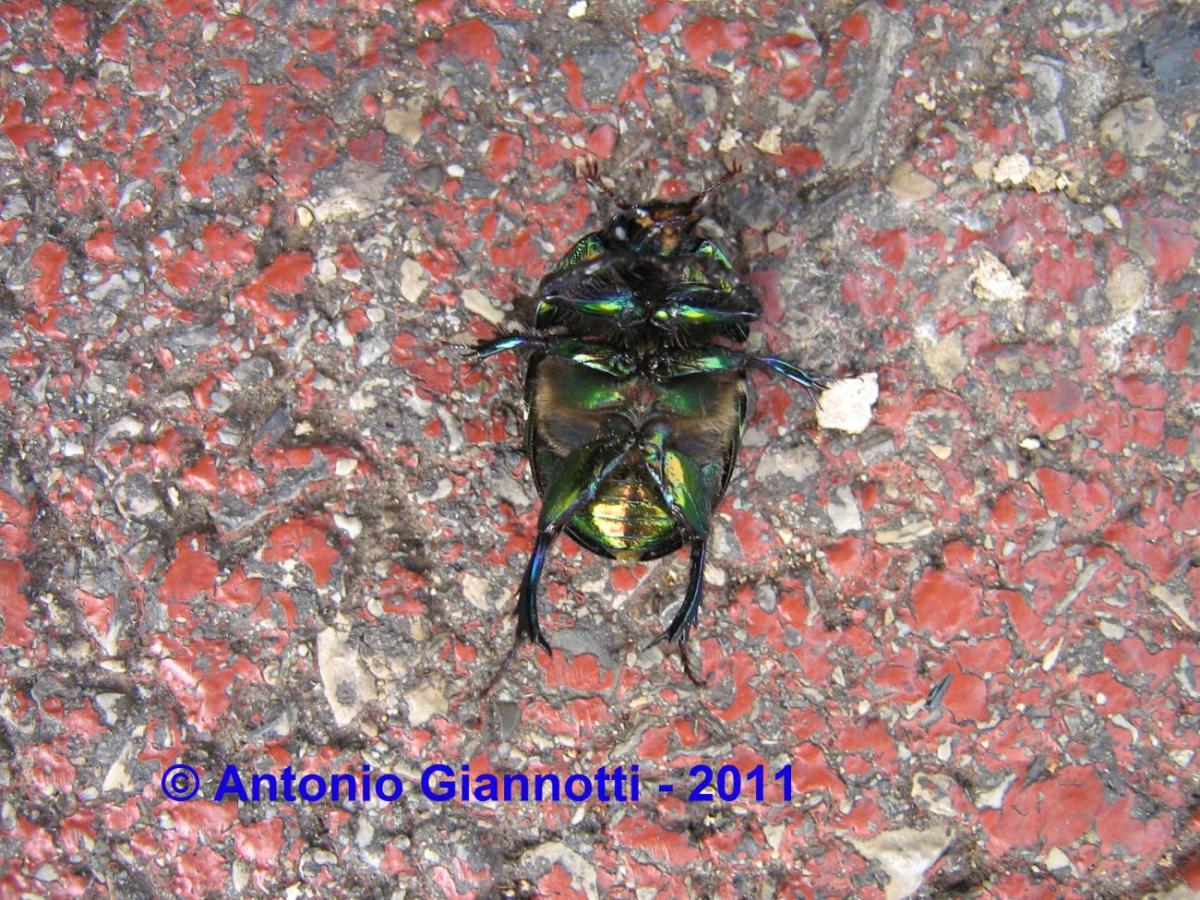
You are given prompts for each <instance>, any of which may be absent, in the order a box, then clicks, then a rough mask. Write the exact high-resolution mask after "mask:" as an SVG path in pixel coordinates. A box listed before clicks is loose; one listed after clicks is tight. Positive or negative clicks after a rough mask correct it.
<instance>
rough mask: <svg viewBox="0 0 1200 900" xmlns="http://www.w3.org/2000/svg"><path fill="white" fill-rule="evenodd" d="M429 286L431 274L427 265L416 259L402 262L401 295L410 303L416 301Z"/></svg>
mask: <svg viewBox="0 0 1200 900" xmlns="http://www.w3.org/2000/svg"><path fill="white" fill-rule="evenodd" d="M428 286H429V276H428V275H427V274H426V273H425V267H424V266H422V265H421V264H420V263H419V262H417V261H416V260H415V259H406V260H404V262H402V263H400V295H401V296H402V297H404V299H405V300H407V301H408V302H409V303H416V302H417V301H418V300H420V299H421V295H422V294H424V293H425V288H426V287H428Z"/></svg>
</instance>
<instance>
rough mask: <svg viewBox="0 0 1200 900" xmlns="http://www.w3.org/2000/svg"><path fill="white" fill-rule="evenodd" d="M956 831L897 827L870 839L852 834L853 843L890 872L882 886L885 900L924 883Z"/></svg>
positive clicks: (897, 899)
mask: <svg viewBox="0 0 1200 900" xmlns="http://www.w3.org/2000/svg"><path fill="white" fill-rule="evenodd" d="M953 834H954V833H953V832H952V831H951V830H950V829H949V828H947V827H944V826H943V827H940V828H927V829H917V828H897V829H896V830H895V831H884V832H882V833H880V834H877V835H875V837H873V838H870V839H869V840H858V839H857V838H853V837H852V838H850V843H852V844H853V845H854V848H855V849H856V850H858V852H859V853H861V854H862V855H863V856H865V857H867V859H870V860H872V861H873V862H874V863H875V864H876V865H878V866H879V868H881V869H883V871H884V872H885V873H887V876H888V883H887V886H886V887H885V888H884V889H883V895H884V897H885V898H886V900H901V898H904V897H908V896H910V895H912V894H914V893H916V891H917V890H918V889H919V888H920V887H921V882H922V881H924V880H925V873H926V872H927V871H929V867H930V866H932V865H933V864H934V863H935V862H937V860H938V857H940V856H941V855H942V854H943V853H944V852H945V851H946V848H947V847H949V846H950V840H951V838H952V837H953Z"/></svg>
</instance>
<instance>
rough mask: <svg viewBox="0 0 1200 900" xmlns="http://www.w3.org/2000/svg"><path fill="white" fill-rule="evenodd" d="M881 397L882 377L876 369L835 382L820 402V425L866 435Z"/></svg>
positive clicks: (818, 417) (818, 408)
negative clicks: (875, 406) (864, 432)
mask: <svg viewBox="0 0 1200 900" xmlns="http://www.w3.org/2000/svg"><path fill="white" fill-rule="evenodd" d="M878 399H879V376H878V375H876V374H875V373H874V372H868V373H867V374H865V375H859V376H858V377H857V378H843V379H842V380H840V381H835V382H834V383H833V384H831V385H830V386H829V387H827V388H826V389H825V390H824V391H822V392H821V397H820V399H819V400H818V401H817V424H818V425H820V426H821V427H822V428H825V429H834V430H837V431H845V432H847V433H849V434H862V432H863V431H865V430H866V428H867V426H868V425H870V424H871V407H872V406H874V405H875V401H876V400H878Z"/></svg>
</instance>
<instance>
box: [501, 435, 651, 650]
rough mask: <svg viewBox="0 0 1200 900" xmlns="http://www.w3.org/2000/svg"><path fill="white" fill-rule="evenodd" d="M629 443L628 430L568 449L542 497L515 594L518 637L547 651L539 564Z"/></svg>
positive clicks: (630, 437) (594, 492) (615, 464)
mask: <svg viewBox="0 0 1200 900" xmlns="http://www.w3.org/2000/svg"><path fill="white" fill-rule="evenodd" d="M633 443H634V438H633V436H632V435H628V434H626V435H618V436H616V437H611V438H605V439H603V440H598V441H592V442H591V443H590V444H585V445H584V446H582V447H580V448H578V449H577V450H574V451H572V452H571V454H570V455H569V456H568V457H567V458H566V459H565V460H563V463H562V465H561V466H559V469H558V471H557V472H556V473H555V475H554V480H553V481H552V482H551V483H550V485H549V486H548V487H547V489H546V494H545V498H544V499H543V500H542V509H541V512H540V513H539V514H538V537H537V542H536V543H535V544H534V546H533V553H532V554H531V555H530V557H529V565H528V566H527V567H526V569H525V577H524V578H522V579H521V590H520V592H519V593H518V595H517V639H518V640H520V639H521V638H523V637H524V638H526V639H528V640H529V641H530V642H531V643H538V644H541V645H542V646H543V647H545V648H546V652H547V653H550V652H552V651H551V650H550V644H549V642H548V641H547V640H546V638H545V636H544V635H543V634H542V629H541V628H540V627H539V626H538V612H537V586H538V580H539V579H540V578H541V575H542V566H543V565H544V564H545V562H546V556H547V554H548V553H549V552H550V547H551V545H553V543H554V539H555V538H556V537H558V534H559V532H561V531H562V530H563V529H564V528H566V527H567V525H569V524H570V522H571V520H572V519H573V518H575V516H576V515H578V514H579V511H580V510H581V509H583V507H584V506H585V505H587V504H588V503H589V502H591V500H592V499H593V498H594V497H595V496H596V492H597V491H598V490H600V488H601V486H603V484H604V481H605V480H606V479H607V478H608V477H609V476H610V475H611V474H612V473H613V472H614V471H615V470H616V468H617V467H618V466H619V465H620V464H621V463H622V461H624V459H625V454H626V453H628V452H629V449H630V448H631V447H632V446H633Z"/></svg>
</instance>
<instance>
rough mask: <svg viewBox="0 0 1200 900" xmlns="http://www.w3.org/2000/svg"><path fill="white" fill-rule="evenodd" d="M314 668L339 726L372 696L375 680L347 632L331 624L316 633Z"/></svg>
mask: <svg viewBox="0 0 1200 900" xmlns="http://www.w3.org/2000/svg"><path fill="white" fill-rule="evenodd" d="M317 668H318V669H320V671H321V684H322V686H323V687H324V688H325V700H326V701H327V702H328V703H329V708H330V709H331V710H332V711H333V720H334V721H335V722H336V723H337V724H338V725H339V726H344V725H349V724H350V723H351V722H352V721H354V717H355V716H357V715H358V713H359V711H360V710H361V709H362V707H363V704H364V703H366V702H368V701H370V700H374V699H375V681H374V679H372V678H371V676H370V675H368V674H367V672H366V670H365V669H363V667H362V665H361V664H360V663H359V659H358V652H357V651H356V650H355V649H354V647H353V646H351V644H350V642H349V635H348V634H346V633H344V632H341V631H338V630H337V629H335V628H332V627H331V628H326V629H325V630H324V631H322V632H321V633H320V634H318V635H317Z"/></svg>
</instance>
